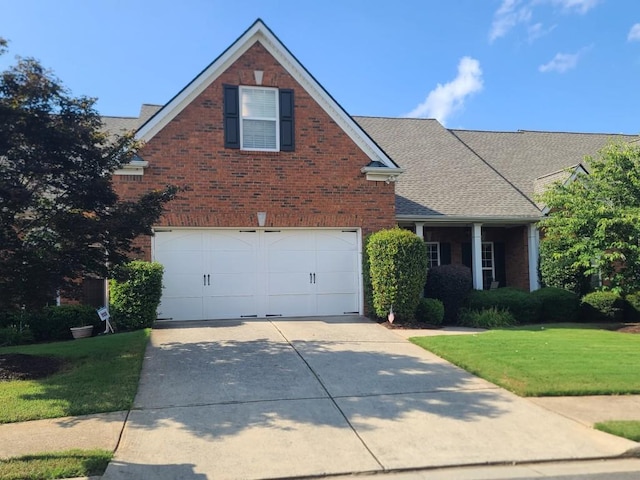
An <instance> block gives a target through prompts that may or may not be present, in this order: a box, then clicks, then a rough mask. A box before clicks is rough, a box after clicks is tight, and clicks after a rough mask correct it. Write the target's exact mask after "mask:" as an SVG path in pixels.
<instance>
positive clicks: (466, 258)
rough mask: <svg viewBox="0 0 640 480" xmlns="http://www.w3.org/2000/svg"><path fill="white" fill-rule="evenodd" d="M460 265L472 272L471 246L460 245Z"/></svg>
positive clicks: (468, 244)
mask: <svg viewBox="0 0 640 480" xmlns="http://www.w3.org/2000/svg"><path fill="white" fill-rule="evenodd" d="M462 264H463V265H464V266H465V267H469V268H470V269H471V271H473V262H472V261H471V244H470V243H463V244H462Z"/></svg>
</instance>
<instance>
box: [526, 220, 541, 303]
mask: <svg viewBox="0 0 640 480" xmlns="http://www.w3.org/2000/svg"><path fill="white" fill-rule="evenodd" d="M528 233H529V235H528V242H527V243H528V251H529V290H530V291H532V292H533V291H534V290H538V289H539V288H540V283H539V281H538V257H539V256H540V231H539V230H538V226H537V225H536V224H535V223H530V224H529V225H528Z"/></svg>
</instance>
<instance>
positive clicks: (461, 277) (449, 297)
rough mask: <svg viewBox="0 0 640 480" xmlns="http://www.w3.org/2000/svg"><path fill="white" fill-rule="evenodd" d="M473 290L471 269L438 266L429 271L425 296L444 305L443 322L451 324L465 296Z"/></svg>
mask: <svg viewBox="0 0 640 480" xmlns="http://www.w3.org/2000/svg"><path fill="white" fill-rule="evenodd" d="M472 288H473V280H472V279H471V269H470V268H469V267H465V266H464V265H439V266H437V267H433V268H431V269H429V272H428V274H427V283H426V286H425V296H426V297H427V298H435V299H437V300H440V301H441V302H442V304H443V305H444V321H445V323H449V324H453V323H455V322H456V319H457V317H458V310H460V307H461V306H462V301H463V299H464V298H465V296H466V295H467V294H468V293H469V292H470V291H471V289H472Z"/></svg>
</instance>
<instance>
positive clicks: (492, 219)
mask: <svg viewBox="0 0 640 480" xmlns="http://www.w3.org/2000/svg"><path fill="white" fill-rule="evenodd" d="M543 218H544V215H542V214H540V216H529V215H527V216H521V217H519V216H504V217H500V216H486V217H483V216H477V217H470V216H467V215H396V220H398V221H403V222H424V223H442V224H451V223H459V224H472V223H483V224H488V223H501V224H508V225H522V224H523V223H537V222H539V221H540V220H542V219H543Z"/></svg>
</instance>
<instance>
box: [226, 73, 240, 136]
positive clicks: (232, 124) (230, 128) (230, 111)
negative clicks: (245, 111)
mask: <svg viewBox="0 0 640 480" xmlns="http://www.w3.org/2000/svg"><path fill="white" fill-rule="evenodd" d="M224 146H225V148H240V102H239V98H238V87H237V86H236V85H224Z"/></svg>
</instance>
